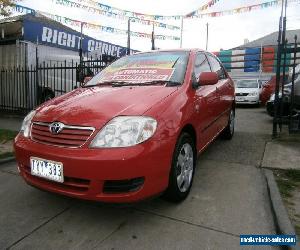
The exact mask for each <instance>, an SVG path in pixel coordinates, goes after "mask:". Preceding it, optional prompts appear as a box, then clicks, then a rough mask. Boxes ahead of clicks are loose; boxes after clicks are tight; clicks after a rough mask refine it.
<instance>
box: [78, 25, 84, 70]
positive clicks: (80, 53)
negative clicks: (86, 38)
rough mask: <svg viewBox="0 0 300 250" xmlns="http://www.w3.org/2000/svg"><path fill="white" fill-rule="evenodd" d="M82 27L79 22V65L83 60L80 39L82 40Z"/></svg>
mask: <svg viewBox="0 0 300 250" xmlns="http://www.w3.org/2000/svg"><path fill="white" fill-rule="evenodd" d="M83 25H84V23H83V22H81V23H80V47H79V58H80V59H79V60H80V64H81V63H82V61H83V59H82V39H83V35H82V32H83Z"/></svg>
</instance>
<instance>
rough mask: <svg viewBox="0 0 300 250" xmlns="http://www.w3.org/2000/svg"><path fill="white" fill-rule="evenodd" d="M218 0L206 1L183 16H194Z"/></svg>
mask: <svg viewBox="0 0 300 250" xmlns="http://www.w3.org/2000/svg"><path fill="white" fill-rule="evenodd" d="M219 1H220V0H211V1H209V2H208V3H206V4H204V5H202V6H201V7H200V8H198V9H197V10H194V11H192V12H190V13H188V14H186V15H185V16H184V17H191V16H195V15H199V14H200V13H201V12H203V11H205V10H207V9H208V8H210V7H212V6H214V5H215V4H216V3H217V2H219Z"/></svg>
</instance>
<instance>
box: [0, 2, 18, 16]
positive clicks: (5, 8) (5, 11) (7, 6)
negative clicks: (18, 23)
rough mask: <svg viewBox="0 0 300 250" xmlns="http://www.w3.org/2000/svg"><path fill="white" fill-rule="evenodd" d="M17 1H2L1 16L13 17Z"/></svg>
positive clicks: (0, 5) (0, 6)
mask: <svg viewBox="0 0 300 250" xmlns="http://www.w3.org/2000/svg"><path fill="white" fill-rule="evenodd" d="M16 2H17V0H0V16H9V15H11V8H12V7H14V6H15V4H16Z"/></svg>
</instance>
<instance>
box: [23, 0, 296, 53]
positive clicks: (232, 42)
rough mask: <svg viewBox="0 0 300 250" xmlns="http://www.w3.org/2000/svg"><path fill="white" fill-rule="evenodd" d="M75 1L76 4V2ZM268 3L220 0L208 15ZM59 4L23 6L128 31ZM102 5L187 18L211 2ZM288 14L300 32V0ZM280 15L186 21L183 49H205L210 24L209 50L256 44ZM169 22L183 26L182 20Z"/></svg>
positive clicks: (102, 35)
mask: <svg viewBox="0 0 300 250" xmlns="http://www.w3.org/2000/svg"><path fill="white" fill-rule="evenodd" d="M72 1H75V2H76V0H72ZM266 1H268V0H235V1H230V0H219V2H218V3H216V4H215V5H214V6H213V7H211V8H209V9H208V10H207V12H213V11H222V10H228V9H232V8H238V7H242V6H247V5H252V4H259V3H262V2H266ZM270 1H271V0H270ZM55 2H56V1H55V0H43V1H39V0H23V1H22V2H21V3H20V4H22V5H24V6H27V7H30V8H33V9H36V10H40V11H46V12H49V13H52V14H57V15H61V16H66V17H69V18H72V19H76V20H81V21H85V22H93V23H96V24H101V25H105V26H111V27H115V28H119V29H127V22H126V20H118V19H114V18H107V17H103V16H101V15H97V14H92V13H90V12H87V11H84V10H81V9H77V8H68V7H64V6H60V5H57V4H55ZM98 2H101V3H103V4H107V5H111V6H113V7H117V8H121V9H126V10H130V11H135V12H139V13H146V14H156V15H184V14H187V13H189V12H191V11H193V10H195V9H197V8H199V7H200V6H202V5H203V4H204V3H206V2H208V0H184V1H182V0H127V1H124V0H98ZM287 14H288V22H287V27H288V29H300V0H298V2H296V3H290V4H289V7H288V10H287ZM279 15H280V8H279V7H270V8H266V9H262V10H254V11H252V12H248V13H241V14H234V15H227V16H223V17H214V18H203V19H200V18H197V19H196V18H195V19H185V20H184V25H183V47H184V48H195V47H197V48H203V49H204V48H205V41H206V23H209V43H208V50H209V51H218V50H220V49H221V48H222V49H229V48H232V47H235V46H238V45H241V44H243V42H244V39H245V38H247V39H249V40H250V41H252V40H255V39H257V38H259V37H261V36H264V35H267V34H269V33H272V32H274V31H277V30H278V20H279ZM166 22H167V23H169V24H174V25H178V26H180V21H179V20H178V21H166ZM70 27H71V26H70ZM73 28H74V27H73ZM132 30H133V31H139V32H147V33H151V31H152V27H151V26H147V25H146V26H145V25H140V24H136V23H134V24H132ZM84 33H85V34H87V35H90V36H92V37H95V38H97V39H99V40H103V41H108V42H111V43H115V44H119V45H123V46H126V43H127V37H126V36H125V35H115V34H110V33H106V32H98V31H97V30H84ZM155 33H156V34H165V35H175V36H180V32H179V31H170V30H167V29H163V28H156V29H155ZM179 44H180V43H179V41H172V40H164V41H163V40H157V41H156V46H157V47H159V48H178V47H179ZM131 46H132V48H133V49H138V50H149V49H150V48H151V41H150V39H147V38H137V37H132V39H131Z"/></svg>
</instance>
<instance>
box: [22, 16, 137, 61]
mask: <svg viewBox="0 0 300 250" xmlns="http://www.w3.org/2000/svg"><path fill="white" fill-rule="evenodd" d="M23 28H24V40H26V41H31V42H34V43H36V42H37V41H38V43H39V44H44V45H48V46H52V47H57V48H61V49H68V50H74V51H79V49H80V40H81V36H80V33H79V32H77V31H70V30H66V29H62V28H57V27H54V26H52V25H49V24H44V23H41V22H37V21H31V20H28V19H24V21H23ZM82 51H83V52H92V51H97V54H102V55H110V56H115V57H121V56H124V55H126V51H127V48H126V47H122V46H119V45H115V44H112V43H108V42H103V41H100V40H96V39H94V38H92V37H89V36H85V35H83V36H82ZM133 52H135V51H133Z"/></svg>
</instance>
